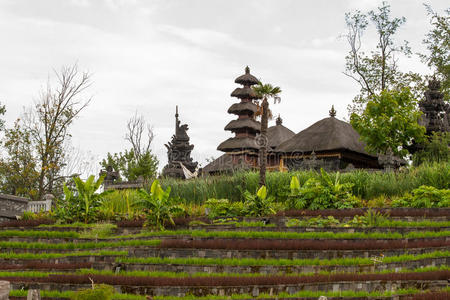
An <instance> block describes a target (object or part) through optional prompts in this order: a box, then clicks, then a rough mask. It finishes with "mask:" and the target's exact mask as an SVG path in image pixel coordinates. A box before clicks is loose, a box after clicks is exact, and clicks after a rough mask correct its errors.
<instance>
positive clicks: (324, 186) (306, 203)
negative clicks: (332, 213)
mask: <svg viewBox="0 0 450 300" xmlns="http://www.w3.org/2000/svg"><path fill="white" fill-rule="evenodd" d="M320 174H321V176H320V177H319V178H310V179H308V180H307V181H306V182H305V184H304V185H303V186H302V187H300V184H299V182H298V179H297V177H293V178H292V180H291V185H290V188H291V196H290V198H289V201H288V207H289V208H291V209H305V208H308V209H327V208H352V207H356V206H358V205H359V203H358V199H357V198H356V197H355V196H353V195H352V193H351V191H352V187H353V184H351V183H340V175H339V173H336V176H335V178H334V180H333V179H332V178H331V177H330V175H329V174H328V173H327V172H325V171H324V170H323V169H321V170H320Z"/></svg>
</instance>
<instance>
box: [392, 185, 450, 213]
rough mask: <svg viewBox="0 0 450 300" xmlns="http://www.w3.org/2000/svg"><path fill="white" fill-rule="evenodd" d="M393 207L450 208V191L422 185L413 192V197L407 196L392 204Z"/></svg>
mask: <svg viewBox="0 0 450 300" xmlns="http://www.w3.org/2000/svg"><path fill="white" fill-rule="evenodd" d="M392 206H393V207H415V208H432V207H450V189H441V190H440V189H436V188H435V187H432V186H426V185H422V186H420V187H419V188H417V189H414V190H413V191H412V195H409V194H407V195H406V196H405V197H403V198H399V199H397V200H394V201H393V202H392Z"/></svg>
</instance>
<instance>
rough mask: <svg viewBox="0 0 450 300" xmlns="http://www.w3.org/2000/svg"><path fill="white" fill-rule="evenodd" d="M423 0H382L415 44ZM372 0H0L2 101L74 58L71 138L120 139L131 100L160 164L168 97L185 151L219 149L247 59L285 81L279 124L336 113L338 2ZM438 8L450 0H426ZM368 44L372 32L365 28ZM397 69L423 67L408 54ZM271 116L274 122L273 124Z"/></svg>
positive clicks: (114, 142) (19, 99)
mask: <svg viewBox="0 0 450 300" xmlns="http://www.w3.org/2000/svg"><path fill="white" fill-rule="evenodd" d="M423 2H424V1H423V0H421V1H416V0H393V1H390V4H391V6H392V14H393V15H394V16H402V15H403V16H405V17H406V18H407V22H406V24H405V25H404V26H402V28H401V30H400V31H399V34H398V36H397V38H398V40H408V41H409V42H410V45H411V47H412V49H413V51H414V52H418V51H425V50H424V47H423V45H421V41H422V39H423V38H424V35H425V33H426V32H427V31H428V30H429V28H430V26H429V18H428V17H427V15H426V11H425V9H424V7H423V4H422V3H423ZM380 3H381V1H375V0H374V1H371V0H334V1H332V0H315V1H301V0H272V1H269V0H267V1H264V0H245V1H244V0H220V1H219V0H202V1H193V0H189V1H188V0H176V1H175V0H174V1H172V0H155V1H151V0H145V1H144V0H39V1H35V0H28V1H27V0H0V37H1V40H0V102H1V103H2V104H5V105H6V109H7V113H6V116H5V118H6V121H7V126H11V125H12V123H13V121H14V120H15V119H16V118H17V117H19V116H20V114H21V112H22V110H23V107H25V106H29V105H31V104H32V103H33V101H35V100H36V98H37V97H38V96H39V91H40V90H41V89H42V87H43V86H44V85H45V84H46V82H47V79H48V78H49V77H50V79H51V78H52V76H53V75H52V72H53V71H52V70H53V69H59V68H60V67H61V66H63V65H72V64H74V63H76V62H77V63H78V66H79V69H80V70H86V71H89V72H91V73H92V80H93V85H92V86H91V87H90V89H89V91H88V94H87V96H92V97H93V100H92V103H91V104H90V106H89V107H88V108H87V109H86V110H85V111H84V112H83V113H82V115H81V116H80V118H79V119H77V120H76V122H75V123H74V125H73V127H72V135H73V139H72V140H73V144H74V145H75V146H77V147H81V149H83V150H84V151H91V152H92V153H93V154H94V155H95V156H97V157H98V158H99V159H100V158H102V157H105V156H106V153H107V152H108V151H109V152H119V151H123V150H124V149H126V148H128V147H129V146H128V145H127V142H126V141H125V140H124V135H125V128H126V122H127V120H128V119H129V118H130V117H131V116H132V115H133V114H134V112H135V111H138V112H139V113H142V114H143V115H144V116H145V118H146V119H147V120H148V121H149V122H150V123H151V124H152V125H153V127H154V132H155V134H156V137H155V139H154V142H153V151H154V153H156V154H157V156H158V158H159V160H160V168H162V167H163V166H164V164H165V163H166V162H167V155H166V149H165V147H164V143H167V141H169V139H170V137H171V136H172V134H173V133H174V113H175V105H179V109H180V118H181V122H182V123H183V124H184V123H188V124H189V128H190V129H189V132H188V133H189V134H190V137H191V142H192V143H193V144H194V145H195V148H194V150H193V153H192V154H193V157H194V159H195V160H198V161H199V162H200V163H201V164H202V165H205V158H208V157H211V156H213V157H218V156H219V155H220V154H221V153H220V152H219V151H217V150H216V147H217V146H218V144H219V143H220V142H222V141H224V140H225V139H227V138H228V137H231V136H232V134H231V133H230V132H225V131H224V130H223V128H224V127H225V125H226V124H227V123H228V122H229V121H230V120H232V119H233V118H235V116H232V115H229V114H227V109H228V107H229V106H230V105H231V104H232V103H234V102H236V99H235V98H231V97H230V93H231V92H232V91H233V90H234V89H235V88H236V87H237V85H236V84H235V83H234V79H235V78H236V77H237V76H239V75H241V74H243V73H244V68H245V66H247V65H248V66H249V67H250V69H251V72H252V74H254V75H255V76H256V77H257V78H260V79H261V80H262V81H263V82H269V83H272V84H274V85H278V86H280V87H281V88H282V90H283V92H282V94H281V98H282V101H281V103H280V104H277V105H273V106H272V109H273V111H274V113H275V114H281V117H282V118H283V121H284V122H283V124H284V125H285V126H287V127H288V128H290V129H291V130H293V131H294V132H299V131H301V130H303V129H304V128H306V127H308V126H309V125H311V124H313V123H314V122H316V121H318V120H320V119H322V118H324V117H327V116H328V110H329V109H330V108H331V105H332V104H334V105H335V108H336V110H337V117H338V118H340V119H344V118H346V117H347V110H346V107H347V105H348V104H350V103H351V100H352V98H353V97H354V96H355V94H356V93H357V92H358V86H357V84H356V83H355V82H353V81H352V80H351V79H349V78H348V77H346V76H345V75H343V74H342V71H343V70H344V63H345V61H344V57H345V55H346V53H347V51H348V47H347V44H346V42H345V40H343V39H342V38H339V36H340V35H341V34H344V33H345V31H346V28H345V22H344V14H345V12H348V11H352V10H355V9H359V10H362V11H367V10H370V9H374V8H376V7H377V6H378V5H379V4H380ZM427 3H429V4H431V5H432V7H433V9H435V10H436V11H438V12H439V13H442V11H443V10H444V9H445V8H447V7H448V2H447V1H444V0H443V1H440V0H439V1H438V0H436V1H427ZM364 41H365V42H366V43H367V44H368V45H373V44H374V43H375V34H374V32H373V31H368V32H367V34H366V35H365V36H364ZM401 67H402V68H403V70H405V71H406V70H412V71H417V72H421V73H427V72H429V71H428V70H427V68H425V67H424V66H423V65H422V64H421V63H420V61H419V60H418V59H417V58H416V57H413V58H411V59H404V60H402V61H401ZM273 123H274V121H272V122H271V123H270V124H273Z"/></svg>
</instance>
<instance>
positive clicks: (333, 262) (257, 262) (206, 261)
mask: <svg viewBox="0 0 450 300" xmlns="http://www.w3.org/2000/svg"><path fill="white" fill-rule="evenodd" d="M449 255H450V251H434V252H430V253H424V254H420V255H410V254H404V255H399V256H389V257H384V256H380V257H376V259H374V258H362V257H354V258H336V259H256V258H241V259H235V258H223V259H221V258H196V257H191V258H167V257H165V258H161V257H120V258H117V259H116V262H118V263H133V264H174V265H199V266H206V265H219V266H339V265H340V266H362V265H373V264H374V263H397V262H405V261H415V260H421V259H427V258H439V257H446V256H449Z"/></svg>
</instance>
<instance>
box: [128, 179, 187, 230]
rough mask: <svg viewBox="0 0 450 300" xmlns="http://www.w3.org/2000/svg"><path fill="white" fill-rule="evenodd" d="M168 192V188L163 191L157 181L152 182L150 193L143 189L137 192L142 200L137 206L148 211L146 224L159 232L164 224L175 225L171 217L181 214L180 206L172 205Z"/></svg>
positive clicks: (169, 189)
mask: <svg viewBox="0 0 450 300" xmlns="http://www.w3.org/2000/svg"><path fill="white" fill-rule="evenodd" d="M170 191H171V188H170V187H168V188H167V189H166V190H165V191H164V190H163V188H162V187H161V185H160V183H159V181H158V180H155V181H153V183H152V186H151V188H150V193H148V192H147V191H146V190H144V189H140V190H139V191H138V193H139V196H140V197H141V198H142V199H141V201H139V202H138V203H137V204H138V205H141V206H142V207H144V208H146V209H147V210H148V217H147V220H148V223H149V224H150V225H152V226H154V227H156V228H157V229H159V230H164V225H165V223H166V222H170V223H171V224H172V225H175V222H174V221H173V216H174V215H175V214H176V213H181V212H183V208H182V207H181V206H180V205H176V204H175V203H173V199H172V198H170Z"/></svg>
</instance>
